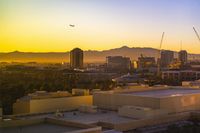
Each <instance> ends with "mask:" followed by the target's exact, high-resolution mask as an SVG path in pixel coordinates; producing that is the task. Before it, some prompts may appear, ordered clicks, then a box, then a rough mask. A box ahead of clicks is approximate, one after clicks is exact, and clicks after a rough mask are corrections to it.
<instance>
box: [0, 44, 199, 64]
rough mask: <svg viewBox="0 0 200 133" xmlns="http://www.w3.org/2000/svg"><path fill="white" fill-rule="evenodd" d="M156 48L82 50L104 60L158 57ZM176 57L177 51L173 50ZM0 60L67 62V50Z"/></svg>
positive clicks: (91, 59)
mask: <svg viewBox="0 0 200 133" xmlns="http://www.w3.org/2000/svg"><path fill="white" fill-rule="evenodd" d="M158 53H159V51H158V49H154V48H140V47H132V48H130V47H127V46H123V47H120V48H115V49H110V50H103V51H95V50H88V51H84V61H85V62H99V63H100V62H105V60H106V56H116V55H119V56H127V57H130V58H131V60H137V58H138V57H139V56H140V55H141V54H142V55H143V56H151V57H156V58H157V57H158ZM175 57H177V52H175ZM188 58H189V59H190V60H192V59H200V54H188ZM0 62H55V63H56V62H69V52H47V53H36V52H35V53H33V52H19V51H15V52H10V53H0Z"/></svg>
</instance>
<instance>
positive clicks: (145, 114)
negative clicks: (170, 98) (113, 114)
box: [118, 106, 168, 119]
mask: <svg viewBox="0 0 200 133" xmlns="http://www.w3.org/2000/svg"><path fill="white" fill-rule="evenodd" d="M167 113H168V112H167V111H165V110H161V109H150V108H141V107H135V106H123V107H121V108H119V109H118V114H119V115H120V116H125V117H130V118H136V119H146V118H156V117H160V116H162V115H167Z"/></svg>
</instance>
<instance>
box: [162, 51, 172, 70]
mask: <svg viewBox="0 0 200 133" xmlns="http://www.w3.org/2000/svg"><path fill="white" fill-rule="evenodd" d="M173 60H174V52H173V51H169V50H164V51H161V59H160V63H161V67H162V68H168V67H169V65H170V64H171V63H172V62H173Z"/></svg>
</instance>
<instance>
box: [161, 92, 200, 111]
mask: <svg viewBox="0 0 200 133" xmlns="http://www.w3.org/2000/svg"><path fill="white" fill-rule="evenodd" d="M160 108H162V109H165V110H168V111H169V112H171V113H177V112H182V111H192V110H200V94H191V95H184V96H176V97H166V98H161V99H160Z"/></svg>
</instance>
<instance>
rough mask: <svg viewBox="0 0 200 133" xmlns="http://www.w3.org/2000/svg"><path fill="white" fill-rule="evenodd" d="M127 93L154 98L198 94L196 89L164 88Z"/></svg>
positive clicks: (199, 92) (198, 91)
mask: <svg viewBox="0 0 200 133" xmlns="http://www.w3.org/2000/svg"><path fill="white" fill-rule="evenodd" d="M127 94H128V95H134V96H144V97H155V98H164V97H174V96H183V95H190V94H200V90H198V89H189V88H188V89H164V90H149V91H140V92H132V93H127Z"/></svg>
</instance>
